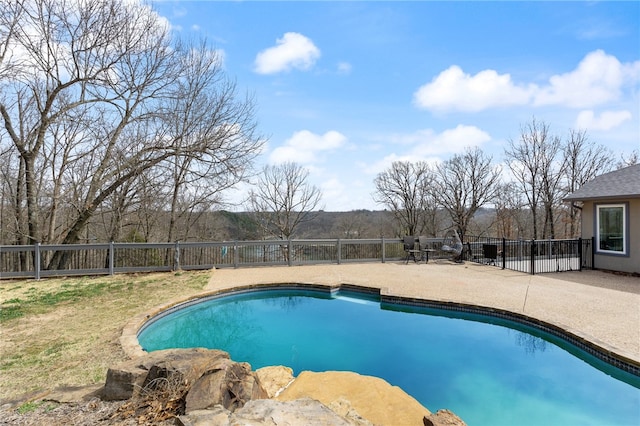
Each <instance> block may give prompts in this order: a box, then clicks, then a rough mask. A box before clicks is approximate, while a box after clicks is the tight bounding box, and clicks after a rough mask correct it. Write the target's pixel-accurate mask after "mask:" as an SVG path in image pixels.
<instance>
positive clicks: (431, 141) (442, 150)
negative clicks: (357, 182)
mask: <svg viewBox="0 0 640 426" xmlns="http://www.w3.org/2000/svg"><path fill="white" fill-rule="evenodd" d="M388 140H390V141H391V142H392V143H395V144H398V145H401V146H404V147H406V149H405V150H404V152H401V153H396V152H394V153H391V154H389V155H387V156H385V157H384V158H383V159H381V160H380V161H377V162H376V163H373V164H370V165H366V166H363V168H364V170H365V171H366V172H367V173H379V172H381V171H383V170H384V169H386V168H388V167H389V166H391V163H393V162H394V161H426V162H429V163H436V162H438V161H441V160H442V159H446V158H448V157H449V156H450V155H452V154H459V153H461V152H463V151H464V149H465V148H467V147H475V146H481V145H482V144H484V143H486V142H489V141H490V140H491V136H490V135H489V134H488V133H487V132H485V131H484V130H481V129H479V128H477V127H475V126H468V125H464V124H459V125H458V126H456V127H455V128H453V129H447V130H444V131H443V132H441V133H435V132H434V131H433V130H431V129H422V130H418V131H416V132H413V133H407V134H395V135H391V136H389V137H388Z"/></svg>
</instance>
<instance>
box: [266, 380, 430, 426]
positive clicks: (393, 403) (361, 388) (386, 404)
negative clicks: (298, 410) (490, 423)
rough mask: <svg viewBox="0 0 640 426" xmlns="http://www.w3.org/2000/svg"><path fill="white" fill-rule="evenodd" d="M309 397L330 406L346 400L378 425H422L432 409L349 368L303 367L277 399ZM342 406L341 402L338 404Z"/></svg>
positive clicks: (382, 381)
mask: <svg viewBox="0 0 640 426" xmlns="http://www.w3.org/2000/svg"><path fill="white" fill-rule="evenodd" d="M303 397H309V398H313V399H316V400H318V401H320V402H322V403H323V404H325V405H327V406H332V407H333V406H336V404H337V403H338V402H339V401H340V400H347V401H349V402H350V406H351V407H352V408H353V409H354V410H355V411H356V412H357V413H358V414H359V415H361V416H362V417H364V418H365V419H367V420H368V421H370V422H371V423H374V424H377V425H422V424H423V419H424V418H425V417H426V416H430V415H431V412H430V411H429V410H427V409H426V408H425V407H424V406H422V405H421V404H420V403H419V402H418V401H416V400H415V399H414V398H413V397H411V396H410V395H409V394H407V393H406V392H404V391H403V390H402V389H400V388H399V387H397V386H391V385H390V384H389V383H388V382H386V381H384V380H382V379H380V378H378V377H371V376H362V375H359V374H357V373H352V372H348V371H329V372H324V373H315V372H311V371H303V372H302V373H300V374H299V375H298V377H297V378H296V379H295V380H294V381H293V383H291V385H289V387H287V388H286V389H285V390H284V391H283V392H282V393H280V395H278V396H277V397H276V399H278V400H280V401H292V400H295V399H299V398H303ZM338 406H339V404H338Z"/></svg>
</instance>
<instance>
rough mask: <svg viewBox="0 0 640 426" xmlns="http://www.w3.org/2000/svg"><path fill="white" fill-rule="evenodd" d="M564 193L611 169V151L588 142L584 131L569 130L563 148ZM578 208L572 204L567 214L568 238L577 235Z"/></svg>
mask: <svg viewBox="0 0 640 426" xmlns="http://www.w3.org/2000/svg"><path fill="white" fill-rule="evenodd" d="M563 157H564V161H563V162H564V165H565V167H564V180H565V183H566V186H565V188H564V193H563V194H562V196H564V195H566V194H570V193H572V192H574V191H576V190H578V189H579V188H580V187H581V186H582V185H584V184H585V183H586V182H588V181H590V180H591V179H593V178H594V177H596V176H598V175H600V174H603V173H607V172H609V171H610V170H611V169H612V167H613V160H612V154H611V151H610V150H608V149H607V148H606V147H604V146H602V145H596V144H595V143H593V142H591V141H589V138H588V137H587V133H586V131H584V130H570V131H569V137H568V138H567V140H566V142H565V143H564V146H563ZM580 212H581V210H580V208H579V206H578V205H576V203H572V205H571V208H570V209H569V212H568V219H567V221H568V227H569V229H568V231H567V232H566V233H567V234H568V237H569V238H573V237H575V236H577V235H579V229H580V226H579V219H580Z"/></svg>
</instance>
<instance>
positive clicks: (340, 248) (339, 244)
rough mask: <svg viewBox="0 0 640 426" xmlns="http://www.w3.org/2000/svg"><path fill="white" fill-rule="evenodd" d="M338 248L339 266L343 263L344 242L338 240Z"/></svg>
mask: <svg viewBox="0 0 640 426" xmlns="http://www.w3.org/2000/svg"><path fill="white" fill-rule="evenodd" d="M336 247H337V249H338V265H339V264H340V262H341V261H342V242H341V241H340V238H338V242H337V243H336Z"/></svg>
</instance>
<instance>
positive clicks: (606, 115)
mask: <svg viewBox="0 0 640 426" xmlns="http://www.w3.org/2000/svg"><path fill="white" fill-rule="evenodd" d="M630 119H631V113H630V112H629V111H626V110H622V111H603V112H602V113H601V114H600V115H599V116H596V115H595V113H594V112H593V111H592V110H585V111H580V114H578V117H577V118H576V124H575V127H576V128H577V129H585V130H611V129H613V128H615V127H618V126H619V125H620V124H622V123H623V122H625V121H627V120H630Z"/></svg>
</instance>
